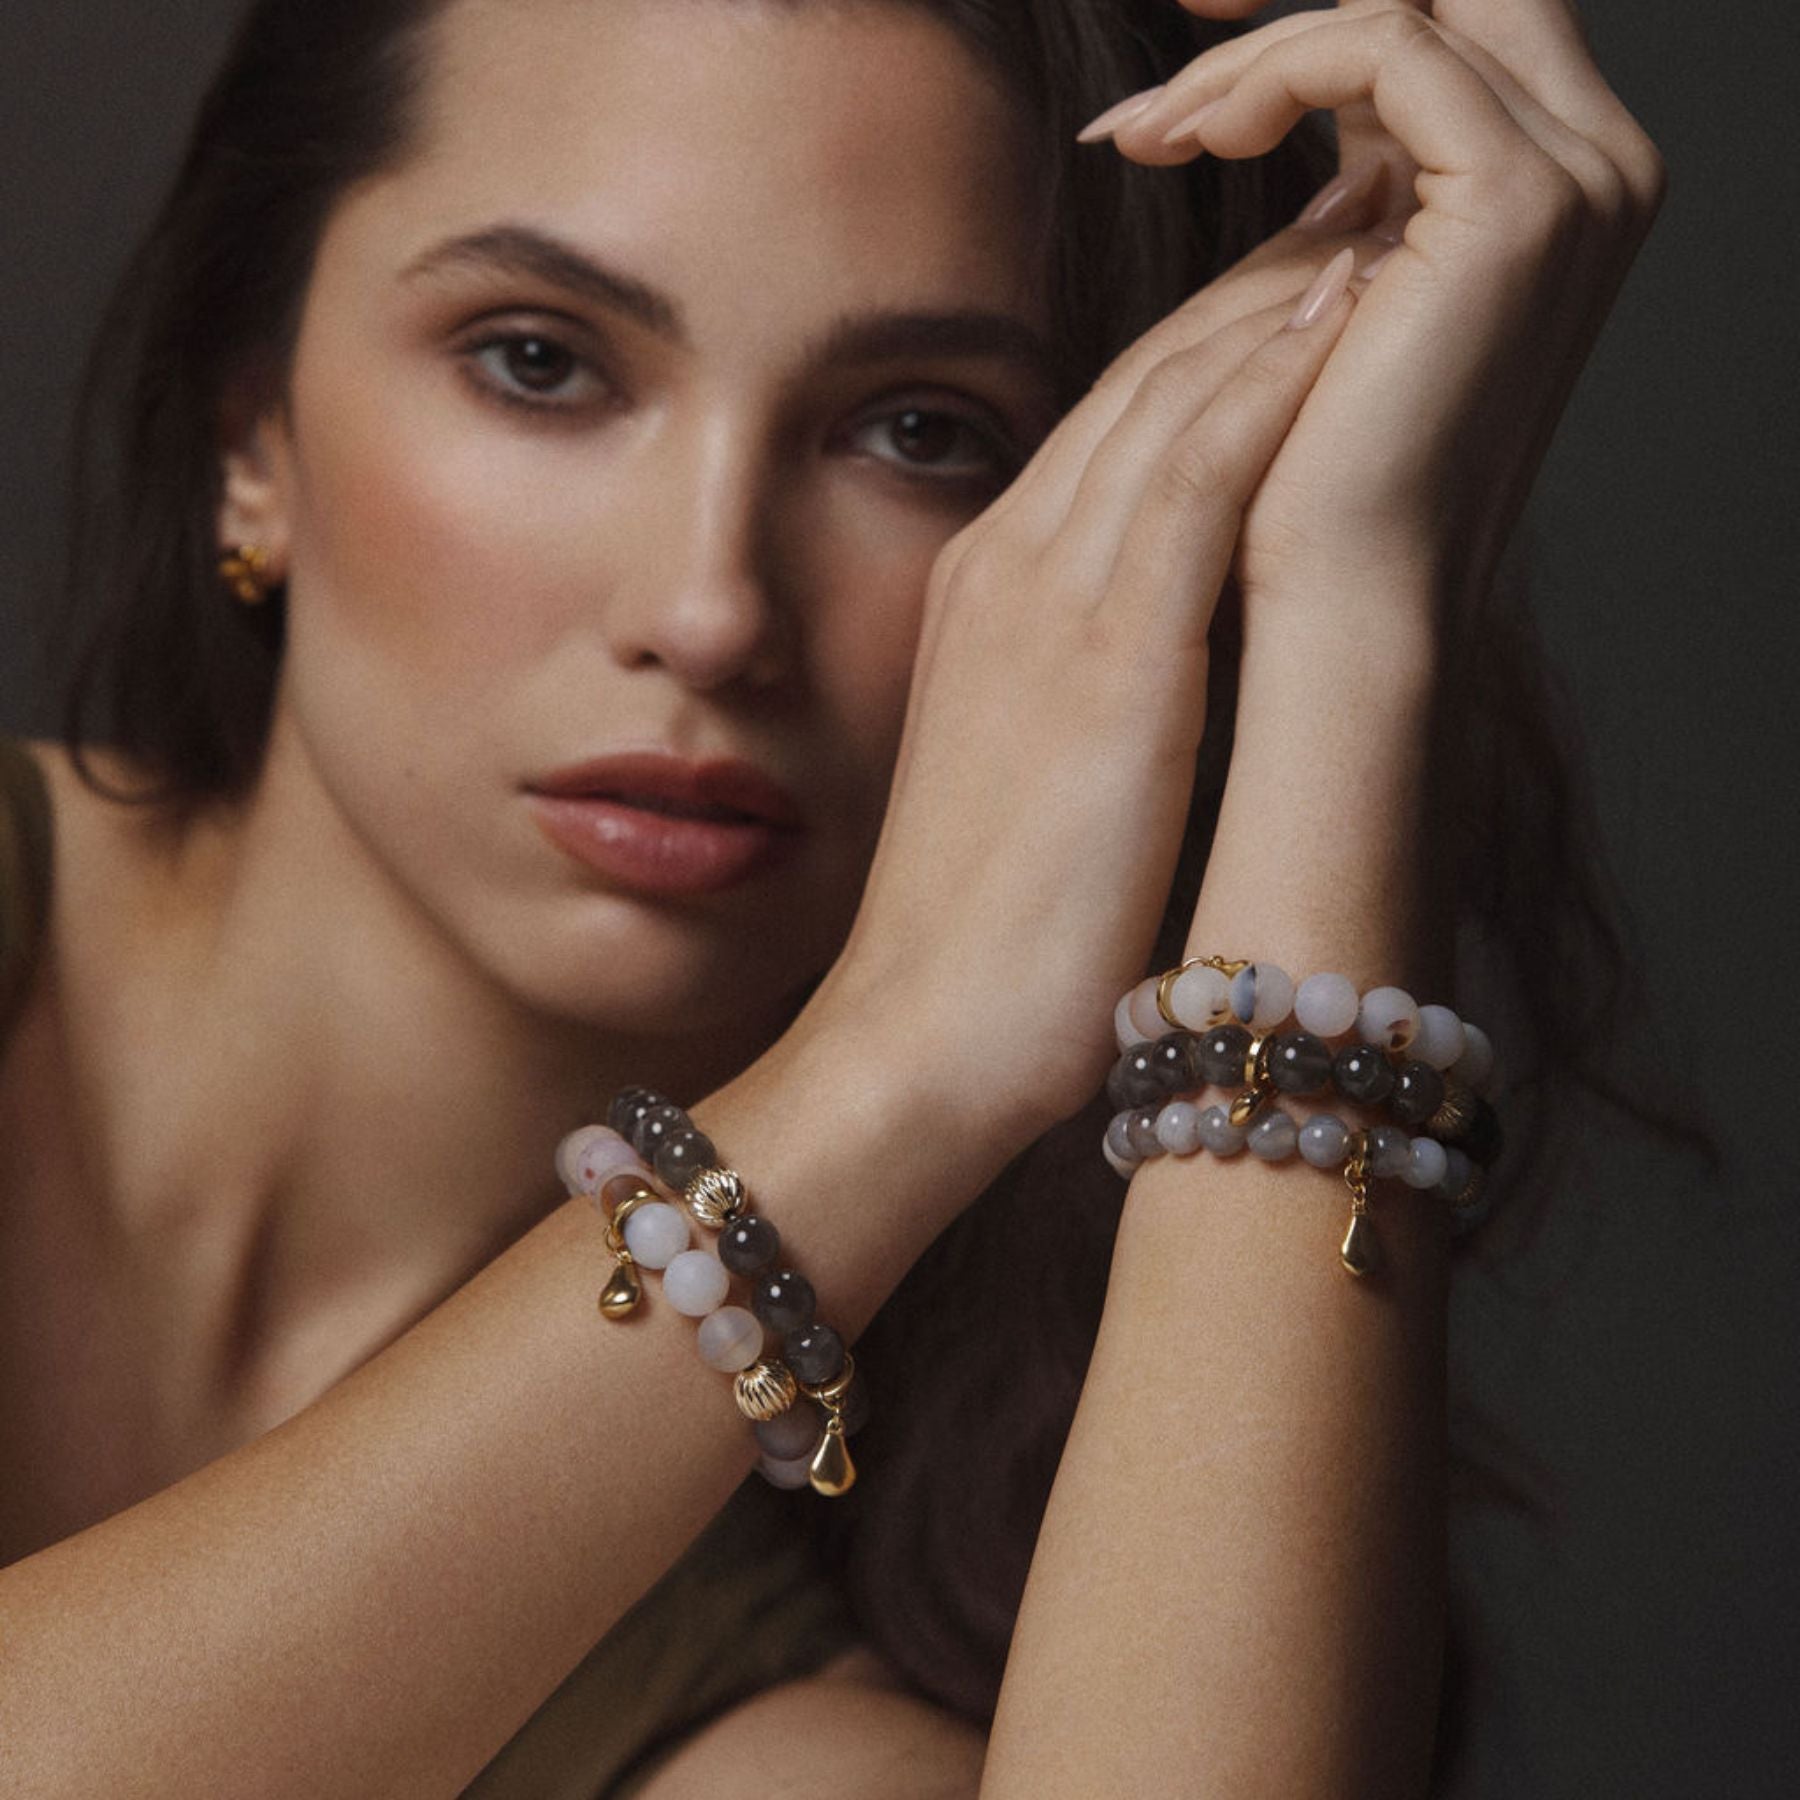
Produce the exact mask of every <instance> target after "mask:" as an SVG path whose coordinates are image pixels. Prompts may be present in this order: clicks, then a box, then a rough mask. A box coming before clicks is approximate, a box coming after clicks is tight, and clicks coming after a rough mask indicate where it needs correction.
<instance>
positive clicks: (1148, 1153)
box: [1124, 1106, 1162, 1162]
mask: <svg viewBox="0 0 1800 1800" xmlns="http://www.w3.org/2000/svg"><path fill="white" fill-rule="evenodd" d="M1161 1110H1162V1109H1161V1108H1160V1107H1156V1106H1140V1107H1139V1108H1138V1109H1137V1111H1136V1112H1128V1113H1126V1114H1125V1115H1124V1118H1125V1141H1126V1142H1127V1144H1129V1145H1130V1147H1131V1154H1132V1155H1133V1156H1135V1157H1136V1158H1137V1159H1138V1161H1139V1162H1143V1161H1146V1160H1147V1159H1148V1158H1150V1157H1152V1156H1161V1155H1162V1139H1161V1138H1159V1137H1158V1136H1157V1135H1156V1115H1157V1113H1158V1112H1160V1111H1161Z"/></svg>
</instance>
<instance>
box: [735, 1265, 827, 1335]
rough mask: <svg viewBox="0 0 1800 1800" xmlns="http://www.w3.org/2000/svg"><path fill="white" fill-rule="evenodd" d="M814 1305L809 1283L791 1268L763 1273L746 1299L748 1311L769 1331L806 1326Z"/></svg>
mask: <svg viewBox="0 0 1800 1800" xmlns="http://www.w3.org/2000/svg"><path fill="white" fill-rule="evenodd" d="M817 1306H818V1299H817V1297H816V1296H815V1295H814V1293H813V1287H812V1283H811V1282H810V1281H808V1280H807V1279H806V1277H805V1276H804V1275H797V1274H795V1272H794V1271H793V1270H792V1269H783V1270H782V1271H781V1272H780V1273H779V1274H776V1275H765V1276H764V1277H763V1278H762V1280H761V1281H759V1282H758V1283H757V1284H756V1292H755V1294H754V1295H753V1296H752V1298H751V1301H750V1310H751V1311H752V1312H753V1313H755V1314H756V1316H757V1317H758V1318H759V1319H761V1320H762V1322H763V1323H764V1324H765V1325H767V1326H768V1328H769V1329H770V1330H771V1331H798V1330H799V1329H800V1327H801V1326H802V1325H810V1324H811V1323H812V1322H813V1312H814V1310H815V1308H816V1307H817Z"/></svg>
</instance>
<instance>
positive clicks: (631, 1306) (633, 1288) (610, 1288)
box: [600, 1251, 644, 1319]
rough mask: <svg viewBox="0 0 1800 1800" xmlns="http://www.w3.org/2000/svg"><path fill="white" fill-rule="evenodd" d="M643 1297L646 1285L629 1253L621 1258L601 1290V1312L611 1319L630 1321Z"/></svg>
mask: <svg viewBox="0 0 1800 1800" xmlns="http://www.w3.org/2000/svg"><path fill="white" fill-rule="evenodd" d="M643 1297H644V1284H643V1283H642V1282H641V1281H639V1280H638V1272H637V1264H636V1263H634V1262H633V1261H632V1260H631V1255H630V1252H629V1251H627V1252H625V1253H624V1254H623V1255H621V1256H620V1257H619V1266H618V1267H617V1268H616V1269H614V1270H613V1272H612V1275H611V1277H610V1278H609V1279H608V1281H607V1284H606V1286H605V1287H603V1288H602V1289H601V1290H600V1311H601V1313H602V1314H603V1315H604V1316H605V1317H607V1318H609V1319H628V1318H630V1317H631V1315H632V1314H633V1313H634V1312H635V1311H636V1310H637V1303H638V1302H639V1301H640V1300H641V1299H643Z"/></svg>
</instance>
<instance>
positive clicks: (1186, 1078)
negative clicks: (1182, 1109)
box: [1146, 1031, 1200, 1104]
mask: <svg viewBox="0 0 1800 1800" xmlns="http://www.w3.org/2000/svg"><path fill="white" fill-rule="evenodd" d="M1150 1064H1151V1067H1152V1068H1153V1069H1154V1070H1155V1071H1156V1075H1157V1078H1158V1079H1159V1080H1160V1081H1161V1082H1162V1083H1163V1084H1164V1085H1163V1091H1162V1095H1160V1096H1158V1097H1159V1098H1164V1097H1167V1096H1168V1095H1171V1094H1185V1093H1187V1092H1188V1091H1189V1089H1191V1088H1193V1087H1194V1086H1195V1085H1197V1083H1198V1082H1199V1079H1200V1075H1199V1069H1200V1042H1199V1039H1197V1038H1196V1037H1195V1036H1194V1034H1193V1033H1192V1032H1191V1031H1165V1032H1164V1033H1163V1035H1162V1036H1161V1037H1159V1038H1158V1039H1157V1040H1156V1042H1155V1043H1154V1044H1152V1045H1151V1046H1150ZM1146 1104H1148V1102H1146Z"/></svg>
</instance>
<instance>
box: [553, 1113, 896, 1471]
mask: <svg viewBox="0 0 1800 1800" xmlns="http://www.w3.org/2000/svg"><path fill="white" fill-rule="evenodd" d="M608 1119H609V1123H608V1124H607V1125H586V1126H583V1127H581V1128H580V1129H579V1130H577V1131H573V1132H571V1133H570V1134H569V1136H568V1137H566V1138H565V1139H564V1140H563V1142H562V1144H561V1146H560V1147H559V1148H558V1150H557V1154H556V1165H557V1172H558V1174H559V1175H561V1177H562V1179H563V1182H564V1185H565V1186H566V1187H567V1188H568V1189H569V1191H570V1193H571V1194H586V1195H588V1196H590V1197H591V1198H592V1199H593V1201H594V1204H595V1206H596V1207H597V1208H598V1209H599V1211H600V1214H601V1217H602V1218H604V1219H605V1220H606V1225H607V1231H606V1242H607V1248H608V1250H609V1251H610V1252H611V1254H612V1257H613V1271H612V1274H611V1276H610V1277H609V1278H608V1280H607V1282H606V1285H605V1286H604V1287H603V1288H602V1289H601V1292H600V1311H601V1313H602V1314H603V1315H604V1316H605V1317H606V1318H608V1319H611V1320H621V1319H626V1318H629V1317H631V1316H632V1314H633V1313H635V1312H636V1311H637V1309H638V1306H639V1304H640V1302H641V1300H642V1298H643V1282H642V1278H641V1276H640V1273H639V1271H640V1270H641V1269H654V1270H660V1271H661V1272H662V1278H663V1297H664V1298H665V1299H666V1300H668V1301H669V1303H670V1304H671V1305H672V1306H673V1307H674V1308H675V1310H676V1311H677V1312H680V1313H684V1314H686V1315H687V1316H688V1317H690V1318H695V1319H698V1320H699V1321H700V1326H699V1334H698V1335H699V1349H700V1355H701V1359H702V1360H703V1361H704V1362H705V1363H706V1364H707V1365H708V1366H709V1367H711V1368H715V1369H718V1370H720V1371H721V1372H723V1373H726V1374H730V1375H733V1376H734V1377H735V1380H734V1383H733V1391H734V1395H735V1397H736V1400H737V1406H738V1410H739V1411H740V1412H741V1413H742V1414H743V1415H744V1416H745V1418H747V1419H748V1420H749V1421H750V1422H751V1427H752V1430H753V1432H754V1434H755V1436H756V1439H757V1444H758V1447H759V1448H760V1450H761V1451H762V1458H761V1461H760V1463H759V1465H758V1466H759V1468H760V1470H761V1473H762V1474H763V1476H764V1477H765V1478H766V1479H767V1480H769V1481H771V1482H773V1483H774V1484H775V1485H776V1486H777V1487H787V1488H794V1487H806V1486H811V1487H812V1488H813V1489H814V1490H815V1491H816V1492H818V1493H821V1494H825V1495H828V1496H832V1497H835V1496H837V1495H840V1494H845V1493H848V1492H849V1490H850V1488H851V1486H852V1485H853V1484H854V1482H855V1480H856V1467H855V1465H854V1463H853V1462H852V1461H851V1459H850V1452H849V1449H848V1447H847V1445H846V1443H845V1438H846V1436H847V1435H848V1434H849V1433H850V1432H853V1431H855V1430H857V1429H858V1428H859V1427H860V1425H861V1424H862V1422H863V1418H864V1417H866V1414H867V1400H866V1390H865V1388H864V1386H863V1384H862V1383H860V1382H858V1381H856V1379H855V1362H854V1360H853V1359H852V1357H851V1356H850V1354H849V1352H848V1350H846V1349H845V1347H844V1342H843V1339H842V1338H841V1337H840V1336H839V1335H838V1333H837V1332H836V1331H834V1330H833V1329H832V1328H831V1326H829V1325H827V1324H824V1323H823V1322H821V1321H820V1320H818V1319H817V1318H816V1316H815V1308H816V1302H815V1299H814V1295H813V1290H812V1284H811V1283H810V1282H808V1281H807V1279H806V1277H805V1276H804V1275H801V1274H799V1273H798V1272H797V1271H795V1270H793V1269H779V1270H777V1269H776V1268H775V1263H776V1259H777V1257H778V1255H779V1252H780V1249H781V1237H780V1234H779V1233H778V1232H777V1231H776V1229H775V1227H774V1226H773V1225H771V1224H770V1223H769V1222H768V1220H766V1219H764V1218H762V1217H760V1216H759V1215H757V1214H756V1213H755V1212H754V1211H753V1210H752V1207H751V1200H750V1193H749V1189H748V1188H747V1187H746V1185H745V1183H744V1180H743V1177H742V1176H741V1175H739V1174H738V1173H737V1172H736V1171H735V1170H732V1169H727V1168H722V1167H720V1166H719V1165H718V1164H717V1163H716V1161H715V1160H714V1155H715V1153H714V1149H713V1146H712V1143H711V1142H710V1140H708V1139H707V1138H706V1137H705V1136H704V1135H703V1134H702V1133H701V1132H700V1131H698V1130H697V1129H696V1128H695V1126H694V1123H693V1121H692V1120H691V1119H689V1118H688V1116H687V1114H686V1113H685V1112H683V1111H682V1109H681V1108H680V1107H678V1106H675V1105H673V1104H671V1103H670V1102H668V1101H666V1100H664V1099H662V1098H661V1097H660V1096H659V1095H656V1094H652V1093H650V1092H649V1091H648V1090H647V1089H643V1088H628V1089H626V1090H625V1091H624V1092H623V1093H621V1094H620V1095H619V1096H618V1097H617V1099H615V1100H614V1101H613V1104H612V1107H611V1109H610V1111H609V1113H608ZM665 1194H669V1195H673V1196H674V1197H675V1198H676V1199H678V1200H679V1201H680V1202H681V1203H682V1204H680V1205H674V1204H671V1203H670V1201H669V1200H668V1199H666V1198H664V1195H665ZM690 1217H691V1218H692V1219H696V1220H698V1221H699V1222H700V1224H701V1225H703V1226H705V1227H706V1228H707V1230H709V1231H712V1232H716V1233H717V1234H718V1245H719V1249H718V1254H717V1255H716V1256H715V1255H713V1254H712V1253H711V1252H709V1251H706V1250H696V1249H694V1248H692V1247H691V1243H692V1234H691V1229H690V1224H689V1220H690ZM734 1274H736V1275H743V1276H746V1277H748V1278H751V1279H752V1280H754V1282H755V1289H754V1293H753V1295H752V1298H751V1306H750V1309H746V1308H744V1307H741V1306H732V1305H727V1304H726V1301H727V1299H728V1296H729V1294H730V1288H731V1277H732V1276H733V1275H734ZM765 1328H767V1329H768V1330H771V1331H776V1332H779V1333H781V1334H782V1347H781V1354H780V1355H779V1356H770V1355H765V1354H764V1332H765ZM801 1396H805V1397H806V1398H807V1399H808V1400H810V1401H812V1402H815V1403H816V1404H815V1405H808V1406H801V1405H798V1404H797V1402H798V1401H799V1399H800V1398H801Z"/></svg>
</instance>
